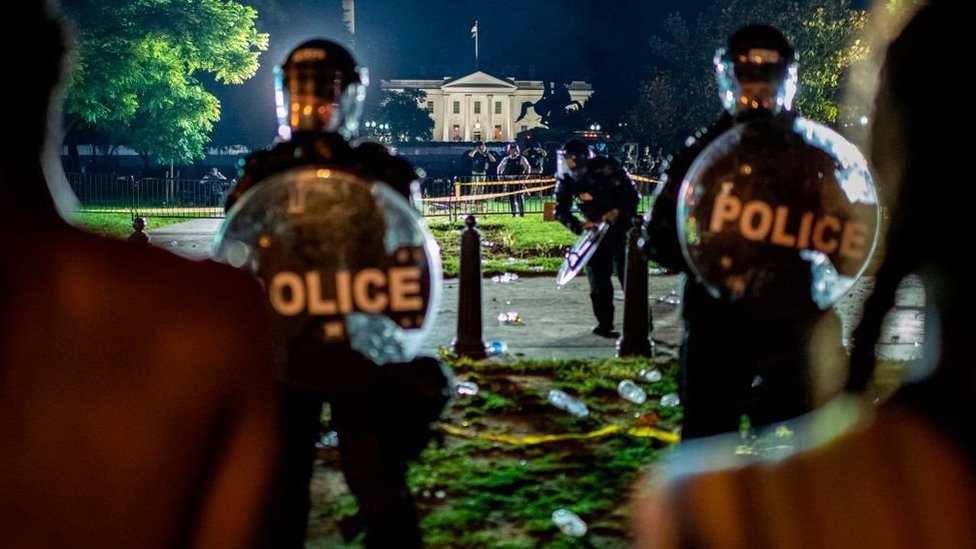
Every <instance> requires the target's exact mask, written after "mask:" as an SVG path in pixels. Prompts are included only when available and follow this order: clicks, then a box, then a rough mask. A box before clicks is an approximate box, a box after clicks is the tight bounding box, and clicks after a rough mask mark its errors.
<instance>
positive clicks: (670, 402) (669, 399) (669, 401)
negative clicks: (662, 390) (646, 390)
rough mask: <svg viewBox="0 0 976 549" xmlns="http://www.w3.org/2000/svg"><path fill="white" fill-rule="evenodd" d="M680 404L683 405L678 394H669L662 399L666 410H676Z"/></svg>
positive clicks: (662, 404)
mask: <svg viewBox="0 0 976 549" xmlns="http://www.w3.org/2000/svg"><path fill="white" fill-rule="evenodd" d="M679 404H681V397H679V396H678V393H668V394H666V395H664V396H662V397H661V406H664V407H665V408H674V407H675V406H677V405H679Z"/></svg>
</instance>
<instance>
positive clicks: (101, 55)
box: [62, 0, 268, 164]
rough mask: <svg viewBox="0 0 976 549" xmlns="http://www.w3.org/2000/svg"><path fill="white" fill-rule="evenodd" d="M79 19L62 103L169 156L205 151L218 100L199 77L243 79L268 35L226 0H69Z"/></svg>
mask: <svg viewBox="0 0 976 549" xmlns="http://www.w3.org/2000/svg"><path fill="white" fill-rule="evenodd" d="M62 9H63V11H64V14H65V17H66V18H67V19H68V20H69V21H70V22H71V23H73V25H74V27H75V38H76V41H77V46H76V52H75V54H74V56H73V58H72V62H71V64H70V70H69V79H68V86H67V90H66V91H67V93H66V97H65V104H64V112H65V119H66V122H67V123H68V132H69V133H70V132H71V131H72V130H75V129H79V128H81V127H89V128H91V129H94V130H96V131H97V132H98V133H100V134H101V135H103V136H104V137H105V138H106V139H107V140H108V141H110V142H111V143H112V144H113V145H127V146H129V147H132V148H133V149H135V150H136V151H137V152H139V153H140V154H141V155H143V158H144V159H146V160H148V159H149V158H152V159H154V160H155V161H156V162H158V163H161V164H164V163H169V162H177V163H188V162H191V161H193V160H194V159H199V158H203V157H204V146H205V145H206V144H207V142H209V140H210V132H211V130H212V129H213V125H214V123H215V122H216V121H217V120H218V119H219V117H220V103H219V101H218V100H217V98H216V97H214V95H213V94H211V93H210V92H208V91H207V90H206V89H205V88H204V86H203V84H202V83H201V81H200V80H199V77H200V76H201V75H204V74H208V75H210V77H212V78H213V79H214V80H216V81H217V82H221V83H225V84H239V83H241V82H243V81H244V80H246V79H248V78H250V77H251V76H253V75H254V73H255V72H256V71H257V69H258V56H259V54H260V52H261V51H264V50H265V49H267V44H268V35H267V34H264V33H260V32H258V30H257V29H256V28H255V25H254V22H255V19H256V18H257V12H256V11H255V10H254V9H253V8H251V7H247V6H244V5H241V4H239V3H237V2H233V1H230V0H63V1H62Z"/></svg>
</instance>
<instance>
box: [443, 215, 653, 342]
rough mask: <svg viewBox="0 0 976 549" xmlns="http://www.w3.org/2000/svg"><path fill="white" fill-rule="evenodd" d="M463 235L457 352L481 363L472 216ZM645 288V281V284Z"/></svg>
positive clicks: (477, 245) (477, 243)
mask: <svg viewBox="0 0 976 549" xmlns="http://www.w3.org/2000/svg"><path fill="white" fill-rule="evenodd" d="M464 224H465V225H467V227H468V228H467V229H466V230H465V231H464V232H463V233H461V272H460V275H459V276H458V323H457V326H458V328H457V338H456V339H455V340H454V352H455V353H456V354H457V355H458V356H460V357H467V358H473V359H475V360H481V359H483V358H485V357H487V354H485V341H484V340H483V339H482V337H481V335H482V333H481V332H482V329H481V328H482V327H481V233H479V232H478V229H476V228H475V225H477V224H478V220H477V219H475V217H474V216H473V215H469V216H468V217H466V218H465V220H464ZM645 286H646V282H645Z"/></svg>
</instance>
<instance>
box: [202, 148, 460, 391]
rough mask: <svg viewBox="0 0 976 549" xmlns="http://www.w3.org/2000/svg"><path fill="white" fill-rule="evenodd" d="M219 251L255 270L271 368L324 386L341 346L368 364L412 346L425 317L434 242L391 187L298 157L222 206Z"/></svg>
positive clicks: (432, 309) (437, 276) (432, 310)
mask: <svg viewBox="0 0 976 549" xmlns="http://www.w3.org/2000/svg"><path fill="white" fill-rule="evenodd" d="M215 255H216V257H217V258H218V259H220V260H223V261H226V262H227V263H230V264H231V265H234V266H237V267H241V268H245V269H247V270H249V271H251V272H253V273H254V274H255V275H257V277H258V278H259V279H260V280H261V281H262V282H263V284H264V286H265V290H266V293H267V296H268V306H269V308H270V310H271V324H272V326H271V328H272V331H273V343H274V350H275V362H276V367H277V373H278V376H279V379H281V380H282V381H284V382H286V383H290V384H294V385H298V386H301V387H307V388H312V389H328V388H329V387H323V385H329V383H330V380H335V379H338V378H341V377H342V375H339V374H336V375H333V374H332V373H330V372H329V370H330V369H338V368H343V367H344V365H343V364H341V362H342V361H341V360H338V359H337V357H339V356H345V355H346V354H348V351H349V350H352V351H354V352H355V353H358V354H359V355H361V356H362V357H365V358H366V359H368V360H369V361H370V362H372V363H374V364H379V365H382V364H386V363H389V362H403V361H407V360H410V359H411V358H413V357H414V356H415V355H416V353H417V352H418V350H419V349H420V346H421V344H422V341H423V338H424V335H425V334H426V333H427V331H428V330H429V328H430V327H431V326H432V325H433V319H434V316H435V315H436V312H437V307H438V300H439V297H440V284H441V267H440V254H439V251H438V249H437V245H436V243H435V242H434V239H433V237H432V236H431V235H430V233H429V231H428V230H427V229H426V227H425V226H424V224H423V222H422V220H421V219H420V216H419V214H418V213H417V212H416V210H415V209H414V208H412V207H411V206H410V205H409V204H408V203H407V201H406V200H405V199H404V198H403V197H402V196H400V195H399V194H398V193H397V192H396V191H394V190H393V189H392V188H391V187H389V186H388V185H386V184H385V183H381V182H370V181H366V180H364V179H362V178H361V177H359V176H358V175H356V174H354V173H351V172H348V171H345V170H342V169H336V168H333V167H323V166H303V167H298V168H293V169H291V170H288V171H285V172H282V173H280V174H277V175H274V176H272V177H270V178H268V179H266V180H264V181H262V182H261V184H259V185H257V186H255V187H253V188H252V189H251V190H249V191H248V192H246V193H245V194H244V195H243V196H242V197H241V199H240V200H239V201H238V202H237V203H236V204H235V205H234V207H233V208H232V209H231V210H230V211H229V212H228V214H227V219H226V221H225V223H224V225H223V226H222V227H221V229H220V231H219V233H218V235H217V240H216V254H215Z"/></svg>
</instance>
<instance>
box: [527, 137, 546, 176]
mask: <svg viewBox="0 0 976 549" xmlns="http://www.w3.org/2000/svg"><path fill="white" fill-rule="evenodd" d="M548 155H549V153H547V152H546V150H545V149H543V148H542V143H539V142H538V141H535V142H533V143H532V146H531V147H529V148H528V150H526V151H525V155H524V156H525V158H526V160H528V161H529V166H531V170H530V171H531V173H532V175H542V172H543V171H544V170H545V167H546V156H548Z"/></svg>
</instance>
